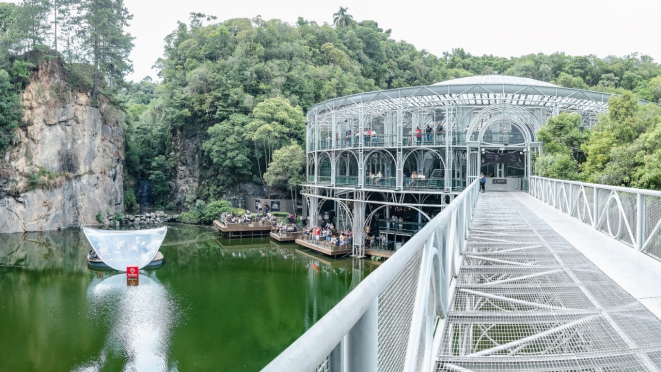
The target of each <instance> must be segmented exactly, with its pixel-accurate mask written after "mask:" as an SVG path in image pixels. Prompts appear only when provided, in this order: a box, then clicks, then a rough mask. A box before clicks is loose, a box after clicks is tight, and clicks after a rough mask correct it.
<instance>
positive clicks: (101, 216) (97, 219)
mask: <svg viewBox="0 0 661 372" xmlns="http://www.w3.org/2000/svg"><path fill="white" fill-rule="evenodd" d="M96 221H97V222H98V223H103V222H104V221H105V220H104V219H103V214H102V213H101V211H99V213H97V214H96Z"/></svg>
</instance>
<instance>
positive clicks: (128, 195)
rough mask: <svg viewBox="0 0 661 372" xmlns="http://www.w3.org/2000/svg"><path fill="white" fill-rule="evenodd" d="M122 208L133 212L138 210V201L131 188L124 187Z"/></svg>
mask: <svg viewBox="0 0 661 372" xmlns="http://www.w3.org/2000/svg"><path fill="white" fill-rule="evenodd" d="M124 208H126V210H127V211H130V212H135V211H137V210H138V202H137V199H136V197H135V192H134V191H133V189H130V188H129V189H127V188H125V189H124Z"/></svg>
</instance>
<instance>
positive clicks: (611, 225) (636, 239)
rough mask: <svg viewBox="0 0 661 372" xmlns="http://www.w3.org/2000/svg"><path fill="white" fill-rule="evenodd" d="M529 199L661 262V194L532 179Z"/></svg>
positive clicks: (632, 189) (563, 181) (537, 178)
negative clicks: (532, 198) (536, 200)
mask: <svg viewBox="0 0 661 372" xmlns="http://www.w3.org/2000/svg"><path fill="white" fill-rule="evenodd" d="M530 195H532V196H534V197H535V198H537V199H539V200H541V201H543V202H545V203H547V204H549V205H550V206H552V207H554V208H556V209H558V210H560V211H562V212H563V213H566V214H568V215H570V216H571V217H574V218H576V219H578V220H580V221H581V222H583V223H585V224H587V225H590V226H592V227H593V228H595V229H597V230H599V231H601V232H603V233H605V234H607V235H608V236H610V237H612V238H614V239H617V240H619V241H620V242H622V243H624V244H626V245H628V246H631V247H633V248H635V249H637V250H639V251H641V252H643V253H645V254H648V255H650V256H652V257H654V258H656V259H657V260H661V233H660V230H659V229H660V228H661V192H660V191H653V190H643V189H634V188H628V187H617V186H608V185H599V184H593V183H584V182H576V181H566V180H558V179H551V178H542V177H530Z"/></svg>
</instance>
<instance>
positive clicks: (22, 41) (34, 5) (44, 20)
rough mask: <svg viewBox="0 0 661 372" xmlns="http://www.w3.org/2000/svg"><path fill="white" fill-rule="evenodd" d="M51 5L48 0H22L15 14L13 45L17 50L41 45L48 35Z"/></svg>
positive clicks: (22, 50)
mask: <svg viewBox="0 0 661 372" xmlns="http://www.w3.org/2000/svg"><path fill="white" fill-rule="evenodd" d="M50 10H51V6H50V1H48V0H23V1H21V3H20V6H19V8H18V12H17V16H16V28H15V32H16V33H15V35H14V37H15V41H16V42H17V46H16V47H15V48H16V49H17V51H18V52H24V51H26V50H30V49H34V48H35V47H36V46H37V45H43V43H44V41H45V40H46V39H47V38H48V36H49V35H50V25H49V23H48V16H49V14H50Z"/></svg>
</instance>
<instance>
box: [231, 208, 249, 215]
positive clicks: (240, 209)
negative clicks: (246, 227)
mask: <svg viewBox="0 0 661 372" xmlns="http://www.w3.org/2000/svg"><path fill="white" fill-rule="evenodd" d="M232 213H234V214H236V215H240V214H244V213H246V210H245V209H243V208H235V209H232Z"/></svg>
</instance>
